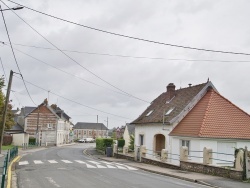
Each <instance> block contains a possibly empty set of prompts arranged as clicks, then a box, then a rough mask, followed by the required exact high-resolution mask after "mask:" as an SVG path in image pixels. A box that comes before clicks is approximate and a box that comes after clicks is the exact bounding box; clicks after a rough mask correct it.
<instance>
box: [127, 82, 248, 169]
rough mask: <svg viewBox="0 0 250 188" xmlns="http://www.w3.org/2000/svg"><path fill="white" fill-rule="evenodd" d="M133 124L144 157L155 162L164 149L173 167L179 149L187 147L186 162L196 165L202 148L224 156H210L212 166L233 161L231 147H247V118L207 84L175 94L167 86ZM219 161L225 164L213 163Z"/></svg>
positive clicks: (172, 89)
mask: <svg viewBox="0 0 250 188" xmlns="http://www.w3.org/2000/svg"><path fill="white" fill-rule="evenodd" d="M132 124H134V125H135V146H140V145H144V146H145V147H146V149H147V150H146V151H147V152H146V157H148V158H155V157H157V156H159V155H160V152H161V150H162V149H166V150H167V151H168V154H169V158H170V159H171V160H170V161H169V162H172V163H176V164H178V163H179V162H178V159H179V150H180V146H187V147H188V148H189V159H190V160H192V161H196V162H201V161H202V158H201V157H202V150H203V148H204V147H206V148H211V149H212V151H213V152H219V153H225V154H227V155H222V154H217V153H213V158H214V160H213V164H219V163H221V164H222V163H227V162H228V161H231V160H232V158H233V155H232V154H234V148H233V147H237V148H241V147H245V146H246V145H247V146H249V144H250V117H249V115H248V114H247V113H245V112H243V111H242V110H240V109H239V108H238V107H236V106H235V105H233V104H232V103H231V102H230V101H228V100H227V99H225V98H224V97H222V96H221V95H220V94H219V93H218V91H217V90H216V88H215V87H214V86H213V84H212V83H211V82H210V81H208V82H206V83H203V84H199V85H195V86H191V84H190V85H189V87H187V88H180V89H178V90H175V85H174V84H173V83H170V84H169V85H168V86H167V91H166V92H164V93H162V94H161V95H160V96H159V97H157V98H156V99H155V100H154V101H153V102H152V103H151V105H150V106H149V107H148V108H147V109H146V110H145V111H144V112H143V113H142V114H141V115H140V116H139V117H138V118H137V119H136V120H135V121H133V122H132ZM192 156H193V157H192ZM219 158H220V159H224V161H219V160H215V159H219Z"/></svg>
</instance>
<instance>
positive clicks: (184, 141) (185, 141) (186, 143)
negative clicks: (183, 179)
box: [181, 140, 190, 155]
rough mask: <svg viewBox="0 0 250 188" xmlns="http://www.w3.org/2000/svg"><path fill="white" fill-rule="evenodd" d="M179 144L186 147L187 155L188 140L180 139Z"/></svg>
mask: <svg viewBox="0 0 250 188" xmlns="http://www.w3.org/2000/svg"><path fill="white" fill-rule="evenodd" d="M181 146H186V147H187V148H188V155H189V147H190V141H189V140H181Z"/></svg>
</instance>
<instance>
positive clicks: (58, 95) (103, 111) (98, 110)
mask: <svg viewBox="0 0 250 188" xmlns="http://www.w3.org/2000/svg"><path fill="white" fill-rule="evenodd" d="M15 77H16V78H18V79H22V78H20V77H18V76H15ZM24 81H25V82H26V83H28V84H30V85H33V86H34V87H37V88H39V89H41V90H44V91H46V92H50V93H51V94H53V95H55V96H57V97H60V98H62V99H64V100H67V101H70V102H72V103H75V104H78V105H80V106H84V107H86V108H89V109H92V110H96V111H98V112H102V113H105V114H109V115H112V116H116V117H120V118H123V119H129V120H132V119H130V118H128V117H124V116H120V115H116V114H113V113H109V112H106V111H103V110H99V109H97V108H94V107H91V106H88V105H85V104H82V103H80V102H77V101H74V100H72V99H68V98H66V97H63V96H61V95H59V94H57V93H54V92H53V91H51V90H47V89H44V88H42V87H40V86H38V85H36V84H34V83H31V82H29V81H27V80H24Z"/></svg>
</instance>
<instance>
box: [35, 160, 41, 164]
mask: <svg viewBox="0 0 250 188" xmlns="http://www.w3.org/2000/svg"><path fill="white" fill-rule="evenodd" d="M34 163H35V164H43V162H42V161H40V160H34Z"/></svg>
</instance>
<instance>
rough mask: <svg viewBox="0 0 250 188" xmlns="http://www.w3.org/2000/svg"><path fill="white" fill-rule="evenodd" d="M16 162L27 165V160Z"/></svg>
mask: <svg viewBox="0 0 250 188" xmlns="http://www.w3.org/2000/svg"><path fill="white" fill-rule="evenodd" d="M18 164H19V165H27V164H29V162H28V161H20V162H19V163H18Z"/></svg>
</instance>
